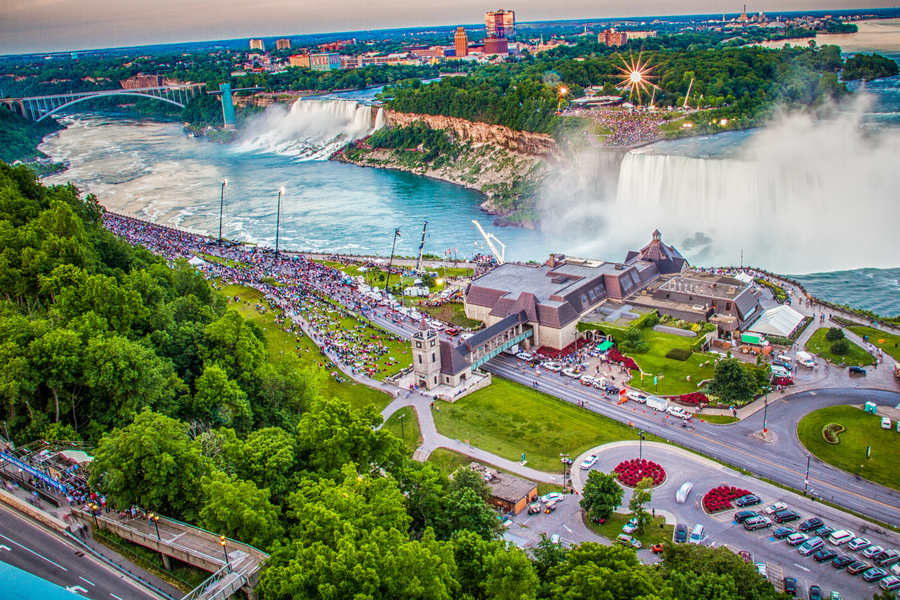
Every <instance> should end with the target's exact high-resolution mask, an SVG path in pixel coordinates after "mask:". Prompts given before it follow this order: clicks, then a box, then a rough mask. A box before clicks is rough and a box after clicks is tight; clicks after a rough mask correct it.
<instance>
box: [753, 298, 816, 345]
mask: <svg viewBox="0 0 900 600" xmlns="http://www.w3.org/2000/svg"><path fill="white" fill-rule="evenodd" d="M802 322H803V315H801V314H800V313H798V312H797V311H796V310H794V309H793V308H791V307H790V306H784V305H782V306H776V307H775V308H770V309H769V310H767V311H765V312H764V313H763V314H762V316H761V317H760V318H759V320H757V321H756V322H755V323H754V324H753V325H751V326H750V327H749V328H748V329H747V331H752V332H754V333H762V334H765V335H777V336H779V337H788V336H789V335H791V333H792V332H793V331H794V329H796V328H797V325H799V324H800V323H802Z"/></svg>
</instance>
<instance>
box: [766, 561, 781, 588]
mask: <svg viewBox="0 0 900 600" xmlns="http://www.w3.org/2000/svg"><path fill="white" fill-rule="evenodd" d="M766 572H767V573H768V575H769V581H770V582H771V583H772V585H774V586H775V591H777V592H783V591H784V569H782V568H781V565H777V564H775V563H771V562H767V563H766Z"/></svg>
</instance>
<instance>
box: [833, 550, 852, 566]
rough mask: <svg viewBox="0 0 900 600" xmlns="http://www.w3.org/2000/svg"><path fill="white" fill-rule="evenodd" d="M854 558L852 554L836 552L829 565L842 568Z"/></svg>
mask: <svg viewBox="0 0 900 600" xmlns="http://www.w3.org/2000/svg"><path fill="white" fill-rule="evenodd" d="M854 561H855V559H854V558H853V557H852V556H847V555H846V554H838V555H837V556H835V557H834V560H833V561H831V566H832V567H834V568H835V569H843V568H844V567H848V566H850V565H851V564H853V562H854Z"/></svg>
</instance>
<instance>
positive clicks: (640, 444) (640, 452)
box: [638, 429, 644, 460]
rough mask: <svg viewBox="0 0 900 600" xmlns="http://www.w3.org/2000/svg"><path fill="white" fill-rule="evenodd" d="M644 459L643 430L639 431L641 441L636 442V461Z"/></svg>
mask: <svg viewBox="0 0 900 600" xmlns="http://www.w3.org/2000/svg"><path fill="white" fill-rule="evenodd" d="M643 459H644V430H643V429H641V439H640V440H639V441H638V460H643Z"/></svg>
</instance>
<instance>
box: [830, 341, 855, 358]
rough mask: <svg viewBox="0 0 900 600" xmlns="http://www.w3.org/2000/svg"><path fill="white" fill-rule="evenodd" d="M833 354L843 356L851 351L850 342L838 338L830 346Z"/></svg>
mask: <svg viewBox="0 0 900 600" xmlns="http://www.w3.org/2000/svg"><path fill="white" fill-rule="evenodd" d="M829 350H831V353H832V354H837V355H838V356H843V355H844V354H847V353H848V352H850V342H849V341H847V340H844V339H841V340H838V341H836V342H834V343H833V344H831V347H830V348H829Z"/></svg>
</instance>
